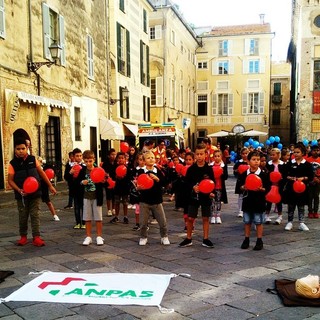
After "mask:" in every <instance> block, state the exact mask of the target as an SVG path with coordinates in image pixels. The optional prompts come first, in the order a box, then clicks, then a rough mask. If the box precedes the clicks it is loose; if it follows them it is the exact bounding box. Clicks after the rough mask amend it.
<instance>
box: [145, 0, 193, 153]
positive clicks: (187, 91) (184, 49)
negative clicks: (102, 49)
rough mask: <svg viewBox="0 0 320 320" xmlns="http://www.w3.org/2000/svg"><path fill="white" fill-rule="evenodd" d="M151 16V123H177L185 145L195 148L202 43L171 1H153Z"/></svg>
mask: <svg viewBox="0 0 320 320" xmlns="http://www.w3.org/2000/svg"><path fill="white" fill-rule="evenodd" d="M151 2H152V3H153V4H154V5H155V7H156V9H157V10H156V11H154V12H152V13H151V14H150V32H149V37H150V85H151V102H150V106H151V122H152V123H174V124H175V125H176V127H177V128H178V129H179V130H180V131H181V135H183V136H184V139H185V145H186V146H187V145H190V146H192V147H193V146H194V144H195V140H196V139H195V134H194V133H195V132H196V110H195V91H196V67H195V51H196V49H197V48H198V47H199V42H198V41H197V39H196V35H195V33H194V32H193V30H192V29H191V28H190V27H189V26H188V24H187V23H186V22H185V20H184V19H183V18H182V16H181V13H180V12H179V11H178V10H177V8H176V7H175V6H174V5H173V3H172V2H171V1H169V0H153V1H151Z"/></svg>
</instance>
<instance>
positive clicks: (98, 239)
mask: <svg viewBox="0 0 320 320" xmlns="http://www.w3.org/2000/svg"><path fill="white" fill-rule="evenodd" d="M96 241H97V246H102V245H103V244H104V239H103V238H102V237H100V236H98V237H97V238H96Z"/></svg>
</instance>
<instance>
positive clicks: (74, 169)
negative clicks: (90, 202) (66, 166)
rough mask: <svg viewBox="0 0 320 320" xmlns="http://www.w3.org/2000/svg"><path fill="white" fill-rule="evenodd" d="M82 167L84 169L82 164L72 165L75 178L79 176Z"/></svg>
mask: <svg viewBox="0 0 320 320" xmlns="http://www.w3.org/2000/svg"><path fill="white" fill-rule="evenodd" d="M81 169H82V167H81V166H80V164H75V165H74V166H73V167H72V170H73V171H74V173H73V176H74V178H77V177H78V175H79V173H80V170H81Z"/></svg>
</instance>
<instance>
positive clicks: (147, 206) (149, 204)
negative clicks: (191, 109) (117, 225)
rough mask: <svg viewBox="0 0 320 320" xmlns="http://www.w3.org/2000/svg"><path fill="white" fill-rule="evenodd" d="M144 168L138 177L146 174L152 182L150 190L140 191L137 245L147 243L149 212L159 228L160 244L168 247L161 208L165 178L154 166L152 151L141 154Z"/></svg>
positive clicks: (166, 229)
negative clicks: (138, 238)
mask: <svg viewBox="0 0 320 320" xmlns="http://www.w3.org/2000/svg"><path fill="white" fill-rule="evenodd" d="M143 159H144V161H145V167H144V168H142V169H140V170H139V171H138V173H139V175H140V174H142V173H146V174H148V175H149V176H150V178H151V179H152V180H153V186H152V187H151V188H150V189H145V190H142V189H141V188H140V187H139V185H138V186H137V188H138V190H139V191H140V240H139V245H140V246H145V245H146V244H147V242H148V220H149V213H150V211H151V212H152V214H153V215H154V217H155V218H156V220H157V221H158V224H159V228H160V237H161V239H160V242H161V244H163V245H170V241H169V239H168V228H167V219H166V215H165V212H164V210H163V206H162V202H163V199H162V187H163V185H164V183H165V177H164V175H163V173H162V171H161V170H159V169H158V168H156V167H155V166H154V164H155V156H154V154H153V152H152V151H146V152H144V154H143Z"/></svg>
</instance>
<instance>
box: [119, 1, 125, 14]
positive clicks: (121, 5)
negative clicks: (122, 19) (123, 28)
mask: <svg viewBox="0 0 320 320" xmlns="http://www.w3.org/2000/svg"><path fill="white" fill-rule="evenodd" d="M119 9H120V10H121V11H123V12H124V0H119Z"/></svg>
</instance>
